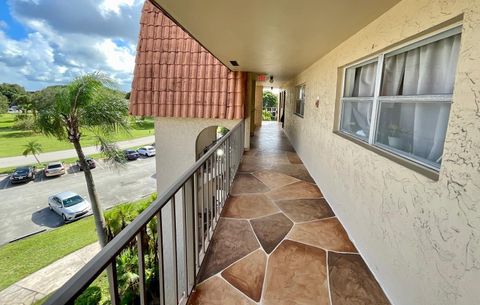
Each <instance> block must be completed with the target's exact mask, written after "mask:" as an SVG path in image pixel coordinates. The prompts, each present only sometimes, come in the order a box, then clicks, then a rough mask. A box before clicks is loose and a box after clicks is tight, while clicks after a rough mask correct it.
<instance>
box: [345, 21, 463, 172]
mask: <svg viewBox="0 0 480 305" xmlns="http://www.w3.org/2000/svg"><path fill="white" fill-rule="evenodd" d="M461 32H462V23H461V22H458V23H455V24H452V25H451V26H449V27H446V28H443V29H441V30H438V31H435V32H433V33H430V34H429V35H427V36H423V37H420V38H417V39H414V40H411V41H409V42H407V43H404V44H402V45H400V46H397V47H395V48H392V49H388V50H386V51H384V52H382V53H380V54H377V55H375V56H372V57H370V58H367V59H365V60H362V61H358V62H355V63H354V64H351V65H348V66H346V67H344V68H343V80H342V88H341V89H342V90H341V94H342V96H341V98H340V120H339V121H338V126H337V130H338V132H340V133H341V134H343V135H345V136H347V137H352V138H355V139H357V140H359V141H362V142H364V143H365V144H368V146H372V147H374V148H378V149H380V150H383V151H387V152H389V153H391V154H393V155H395V156H398V157H400V158H404V159H407V160H409V161H411V162H413V163H416V164H420V165H422V166H423V167H427V168H429V169H431V170H434V171H436V172H438V171H439V170H440V167H439V166H436V165H433V164H430V163H427V162H423V161H422V160H419V159H417V158H413V157H411V156H409V155H408V154H406V153H405V152H402V151H400V150H397V149H395V148H392V147H390V146H388V145H384V144H382V143H378V142H376V141H375V139H376V136H377V132H378V122H379V119H380V115H379V110H380V103H394V102H403V103H416V104H418V103H432V102H435V103H439V102H441V103H449V104H452V102H453V101H452V94H444V95H412V96H380V89H381V85H382V76H383V65H384V59H385V57H386V55H388V56H394V55H397V54H400V53H403V52H406V51H408V50H412V49H415V48H418V47H420V46H424V45H427V44H429V43H432V42H435V41H439V40H442V39H444V38H447V37H450V36H453V35H456V34H461ZM373 62H377V71H376V75H375V89H374V95H373V97H370V96H369V97H344V94H345V77H346V71H347V69H350V68H356V67H361V66H364V65H366V64H369V63H373ZM372 98H373V102H372V112H371V116H370V129H369V135H368V141H366V140H365V139H364V138H362V137H360V136H357V135H355V134H352V133H350V132H347V131H345V130H342V123H343V106H344V102H345V101H346V102H348V101H361V100H364V101H366V100H368V101H370V100H372Z"/></svg>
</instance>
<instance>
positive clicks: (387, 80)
mask: <svg viewBox="0 0 480 305" xmlns="http://www.w3.org/2000/svg"><path fill="white" fill-rule="evenodd" d="M459 50H460V34H457V35H454V36H451V37H448V38H445V39H442V40H439V41H436V42H433V43H430V44H427V45H424V46H422V47H419V48H416V49H413V50H410V51H407V52H405V53H401V54H398V55H394V56H390V57H386V58H385V66H384V80H383V84H382V90H381V95H383V96H395V95H435V94H438V95H441V94H452V93H453V86H454V79H455V70H456V65H457V60H458V55H459ZM449 113H450V105H449V104H446V103H440V102H439V103H438V104H431V103H430V104H429V103H418V104H403V105H402V106H401V110H400V113H399V114H398V115H399V118H398V121H399V127H400V129H401V130H403V131H406V132H407V133H412V134H413V143H412V153H413V154H414V155H416V156H419V157H422V158H425V159H428V160H430V161H433V162H439V160H440V159H441V156H442V151H443V143H444V140H445V132H446V128H447V123H448V116H449Z"/></svg>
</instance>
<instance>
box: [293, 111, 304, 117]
mask: <svg viewBox="0 0 480 305" xmlns="http://www.w3.org/2000/svg"><path fill="white" fill-rule="evenodd" d="M293 114H294V115H296V116H298V117H301V118H302V119H303V114H300V113H296V112H294V113H293Z"/></svg>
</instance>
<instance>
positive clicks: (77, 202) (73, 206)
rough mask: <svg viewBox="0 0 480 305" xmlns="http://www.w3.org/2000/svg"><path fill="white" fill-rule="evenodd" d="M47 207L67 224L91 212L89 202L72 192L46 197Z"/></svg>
mask: <svg viewBox="0 0 480 305" xmlns="http://www.w3.org/2000/svg"><path fill="white" fill-rule="evenodd" d="M48 207H49V208H50V210H51V211H54V212H55V213H57V214H58V215H60V216H61V217H62V219H63V221H64V222H69V221H72V220H75V219H78V218H80V217H83V216H85V215H87V214H88V213H89V212H90V211H91V205H90V202H88V201H87V200H86V199H85V198H83V197H82V196H80V195H78V194H75V193H73V192H62V193H58V194H56V195H53V196H50V197H48Z"/></svg>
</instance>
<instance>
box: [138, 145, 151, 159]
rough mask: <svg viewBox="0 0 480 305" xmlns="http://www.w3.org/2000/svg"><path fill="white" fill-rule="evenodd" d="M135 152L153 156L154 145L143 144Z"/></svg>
mask: <svg viewBox="0 0 480 305" xmlns="http://www.w3.org/2000/svg"><path fill="white" fill-rule="evenodd" d="M137 152H138V153H139V154H140V155H142V156H145V157H152V156H155V147H153V146H144V147H140V148H139V149H137Z"/></svg>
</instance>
